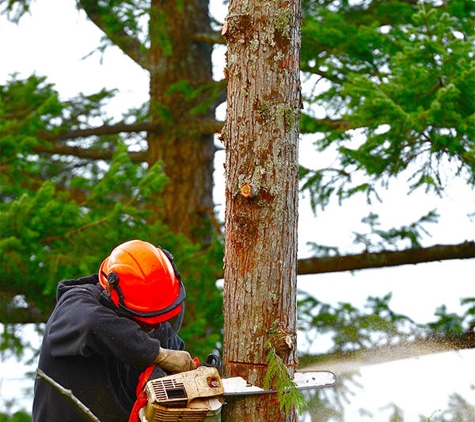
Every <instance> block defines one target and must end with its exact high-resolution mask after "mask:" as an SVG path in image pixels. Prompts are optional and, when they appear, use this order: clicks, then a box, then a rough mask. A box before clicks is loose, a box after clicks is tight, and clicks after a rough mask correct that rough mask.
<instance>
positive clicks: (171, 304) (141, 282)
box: [99, 240, 185, 326]
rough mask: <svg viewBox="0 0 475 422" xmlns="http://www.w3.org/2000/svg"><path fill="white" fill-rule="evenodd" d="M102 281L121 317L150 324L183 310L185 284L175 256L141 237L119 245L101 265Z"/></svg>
mask: <svg viewBox="0 0 475 422" xmlns="http://www.w3.org/2000/svg"><path fill="white" fill-rule="evenodd" d="M99 281H100V283H101V285H102V287H103V288H104V289H105V290H106V291H107V292H108V293H109V295H110V299H111V300H112V302H113V303H114V305H115V306H116V307H117V308H118V312H119V314H120V315H122V316H127V317H131V318H133V319H135V320H137V321H138V322H141V323H144V324H146V325H149V326H154V325H159V324H160V323H161V322H165V321H168V320H170V319H171V318H173V317H175V316H177V315H179V314H180V313H182V311H183V310H184V300H185V287H184V286H183V283H182V282H181V278H180V274H179V273H178V271H177V269H176V267H175V264H174V262H173V257H172V255H171V254H170V253H169V252H167V251H165V250H164V249H162V248H160V247H158V248H157V247H155V246H154V245H152V244H151V243H148V242H144V241H142V240H131V241H129V242H125V243H122V244H121V245H119V246H117V247H116V248H115V249H114V250H113V251H112V252H111V254H110V256H108V257H107V258H106V259H105V260H104V261H103V262H102V264H101V267H100V270H99Z"/></svg>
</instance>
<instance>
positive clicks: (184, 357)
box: [155, 347, 196, 373]
mask: <svg viewBox="0 0 475 422" xmlns="http://www.w3.org/2000/svg"><path fill="white" fill-rule="evenodd" d="M155 363H156V364H158V365H160V366H161V367H162V368H163V369H164V370H165V371H169V372H173V373H177V372H185V371H190V370H191V369H195V368H196V364H195V362H193V359H191V356H190V354H189V353H188V352H185V351H183V350H171V349H164V348H163V347H161V348H160V352H159V353H158V355H157V357H156V358H155Z"/></svg>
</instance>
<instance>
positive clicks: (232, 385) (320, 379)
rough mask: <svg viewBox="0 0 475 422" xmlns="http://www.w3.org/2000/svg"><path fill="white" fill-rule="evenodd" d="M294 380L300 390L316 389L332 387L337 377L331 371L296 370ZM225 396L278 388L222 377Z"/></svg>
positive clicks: (254, 393) (273, 392)
mask: <svg viewBox="0 0 475 422" xmlns="http://www.w3.org/2000/svg"><path fill="white" fill-rule="evenodd" d="M292 381H293V382H294V383H295V387H296V388H297V389H298V390H314V389H317V388H325V387H331V386H333V385H335V384H336V383H337V377H336V375H335V374H334V373H333V372H330V371H301V372H295V374H294V378H293V379H292ZM221 383H222V384H223V387H224V394H223V395H224V396H248V395H257V394H275V393H277V391H276V390H265V389H263V388H260V387H256V386H255V385H252V384H249V383H248V382H247V381H246V380H245V379H244V378H241V377H231V378H221Z"/></svg>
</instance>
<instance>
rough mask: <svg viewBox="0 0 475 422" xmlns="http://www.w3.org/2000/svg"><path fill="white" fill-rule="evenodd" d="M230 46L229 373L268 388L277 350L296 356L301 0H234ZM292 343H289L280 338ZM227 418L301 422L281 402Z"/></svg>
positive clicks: (238, 403)
mask: <svg viewBox="0 0 475 422" xmlns="http://www.w3.org/2000/svg"><path fill="white" fill-rule="evenodd" d="M223 34H224V36H225V37H226V38H227V41H228V52H227V69H226V72H227V77H228V103H227V116H226V123H225V126H224V129H223V132H222V140H223V142H224V144H225V148H226V219H225V220H226V248H225V259H224V261H225V266H224V281H225V283H224V308H223V311H224V354H223V361H224V368H225V374H226V375H228V376H230V375H239V376H242V377H243V378H245V379H247V380H248V381H249V382H252V383H254V384H256V385H260V386H262V385H263V379H264V375H265V373H266V370H267V354H268V351H269V346H271V347H273V348H275V350H276V352H277V353H278V355H279V356H280V357H281V358H282V359H283V361H284V363H285V364H286V365H287V367H288V368H289V370H290V372H291V373H293V370H294V368H295V366H296V364H297V358H296V330H297V327H296V281H297V215H298V211H297V202H298V162H297V159H298V121H299V115H300V104H301V99H300V79H299V49H300V3H299V2H298V1H296V2H288V1H280V2H262V1H259V0H252V1H248V2H238V1H232V2H231V3H230V7H229V14H228V16H227V18H226V22H225V24H224V26H223ZM284 338H285V339H288V340H289V339H291V341H287V342H285V341H282V339H284ZM227 401H228V404H227V405H226V406H225V407H224V409H223V420H227V421H269V420H272V421H280V420H282V421H294V420H296V415H295V412H293V411H292V412H290V413H288V414H287V415H285V414H284V413H283V412H282V411H281V410H280V408H279V404H278V403H276V401H275V397H273V396H255V397H247V398H237V399H230V400H227Z"/></svg>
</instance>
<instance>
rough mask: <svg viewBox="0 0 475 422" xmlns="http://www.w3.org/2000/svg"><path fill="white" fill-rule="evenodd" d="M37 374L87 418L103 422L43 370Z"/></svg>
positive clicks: (94, 421)
mask: <svg viewBox="0 0 475 422" xmlns="http://www.w3.org/2000/svg"><path fill="white" fill-rule="evenodd" d="M36 373H37V374H38V378H40V379H42V380H43V381H45V382H46V383H47V384H48V385H50V386H51V387H53V388H54V389H55V390H56V391H59V393H61V394H62V395H63V396H64V397H66V399H67V400H68V401H69V402H70V403H72V404H73V405H74V406H75V407H76V408H77V409H78V410H79V411H80V412H81V413H82V414H83V415H84V416H85V417H86V418H88V419H89V420H90V421H93V422H101V421H100V419H99V418H98V417H97V416H96V415H94V413H92V412H91V411H90V410H89V408H88V407H86V406H85V405H84V403H82V402H81V401H80V400H79V399H78V398H77V397H76V396H75V395H74V394H73V393H72V391H71V390H68V389H66V388H64V387H63V386H62V385H60V384H58V383H57V382H56V381H55V380H54V379H53V378H50V377H49V376H48V375H46V374H45V373H44V372H43V371H42V370H41V369H39V368H38V369H37V371H36Z"/></svg>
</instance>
